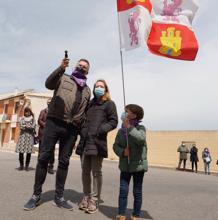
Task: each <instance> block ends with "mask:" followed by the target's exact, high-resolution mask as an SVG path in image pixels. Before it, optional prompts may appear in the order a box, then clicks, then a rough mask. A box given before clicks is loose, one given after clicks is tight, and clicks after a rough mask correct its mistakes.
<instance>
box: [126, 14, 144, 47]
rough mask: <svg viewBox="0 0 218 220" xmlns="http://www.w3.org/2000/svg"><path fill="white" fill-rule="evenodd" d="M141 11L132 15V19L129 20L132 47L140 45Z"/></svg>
mask: <svg viewBox="0 0 218 220" xmlns="http://www.w3.org/2000/svg"><path fill="white" fill-rule="evenodd" d="M139 16H140V10H137V11H134V12H131V13H130V17H129V19H128V23H129V31H130V33H129V38H130V39H131V43H130V44H131V46H132V45H133V43H134V44H136V45H137V44H138V43H139V38H138V32H139V24H140V23H141V19H140V17H139Z"/></svg>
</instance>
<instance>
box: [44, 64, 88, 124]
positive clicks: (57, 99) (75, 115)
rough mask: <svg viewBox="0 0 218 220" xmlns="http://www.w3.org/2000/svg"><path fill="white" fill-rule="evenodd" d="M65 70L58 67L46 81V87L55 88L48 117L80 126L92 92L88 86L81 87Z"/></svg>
mask: <svg viewBox="0 0 218 220" xmlns="http://www.w3.org/2000/svg"><path fill="white" fill-rule="evenodd" d="M64 71H65V70H64V69H63V68H61V67H59V68H57V69H56V70H55V71H54V72H53V73H52V74H51V75H50V76H49V77H48V78H47V80H46V82H45V86H46V88H48V89H50V90H54V95H53V98H52V100H51V103H50V105H49V110H48V115H47V117H51V118H56V119H59V120H61V121H64V122H67V123H72V124H74V126H76V127H80V126H81V124H82V123H83V121H84V117H85V114H84V112H85V109H86V107H87V105H88V102H89V100H90V95H91V92H90V89H89V87H88V86H85V87H84V88H80V87H79V86H78V85H77V84H76V83H75V81H74V80H72V79H71V78H70V76H69V75H66V74H64Z"/></svg>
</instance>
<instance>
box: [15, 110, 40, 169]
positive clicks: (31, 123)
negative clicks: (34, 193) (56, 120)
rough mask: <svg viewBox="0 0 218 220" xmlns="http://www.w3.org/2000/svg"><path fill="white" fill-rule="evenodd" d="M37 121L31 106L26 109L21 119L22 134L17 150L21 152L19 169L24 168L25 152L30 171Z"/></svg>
mask: <svg viewBox="0 0 218 220" xmlns="http://www.w3.org/2000/svg"><path fill="white" fill-rule="evenodd" d="M35 128H36V122H35V119H34V114H33V112H32V111H31V109H30V108H28V107H26V108H25V109H24V116H23V117H22V118H21V120H20V136H19V139H18V142H17V146H16V152H17V153H19V162H20V167H19V168H18V170H23V169H24V153H26V163H25V170H26V171H29V164H30V158H31V153H32V149H33V145H34V134H35Z"/></svg>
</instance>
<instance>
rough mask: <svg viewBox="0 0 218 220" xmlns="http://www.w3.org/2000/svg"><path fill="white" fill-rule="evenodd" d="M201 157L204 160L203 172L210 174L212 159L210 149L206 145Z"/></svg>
mask: <svg viewBox="0 0 218 220" xmlns="http://www.w3.org/2000/svg"><path fill="white" fill-rule="evenodd" d="M202 159H203V161H204V171H205V174H208V175H210V162H211V161H212V158H211V155H210V151H209V149H208V148H207V147H205V148H204V150H203V152H202Z"/></svg>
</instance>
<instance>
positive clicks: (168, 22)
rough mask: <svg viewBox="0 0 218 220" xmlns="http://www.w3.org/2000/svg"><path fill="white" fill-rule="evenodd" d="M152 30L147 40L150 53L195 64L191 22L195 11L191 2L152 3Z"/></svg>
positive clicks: (163, 0)
mask: <svg viewBox="0 0 218 220" xmlns="http://www.w3.org/2000/svg"><path fill="white" fill-rule="evenodd" d="M151 3H152V7H153V10H152V28H151V31H150V34H149V37H148V39H147V46H148V48H149V50H150V51H151V52H152V53H154V54H156V55H160V56H165V57H168V58H173V59H180V60H195V58H196V55H197V52H198V42H197V39H196V37H195V34H194V31H193V30H192V20H193V18H194V15H195V13H196V11H197V9H198V7H197V5H196V3H195V1H194V0H151Z"/></svg>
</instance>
